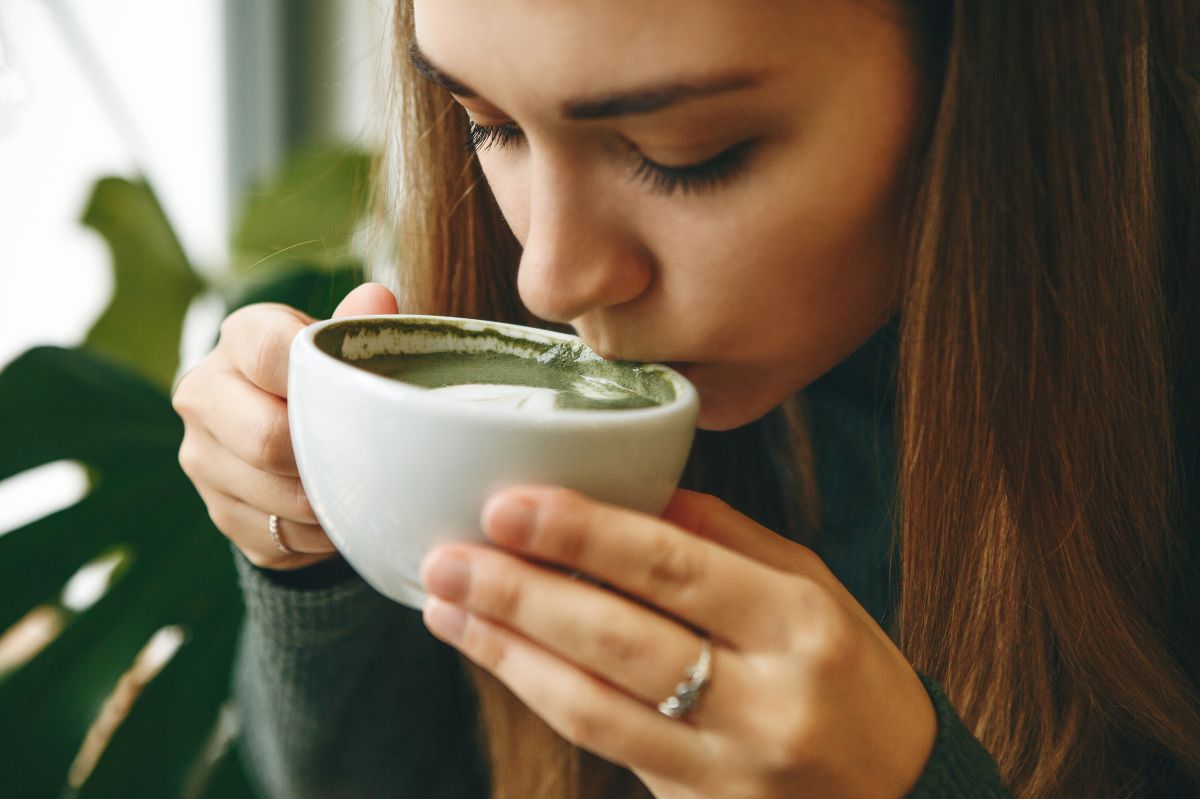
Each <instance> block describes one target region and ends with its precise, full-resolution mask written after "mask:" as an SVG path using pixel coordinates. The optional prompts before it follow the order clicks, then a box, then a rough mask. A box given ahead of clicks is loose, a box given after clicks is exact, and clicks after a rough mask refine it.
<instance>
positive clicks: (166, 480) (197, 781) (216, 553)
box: [0, 147, 370, 799]
mask: <svg viewBox="0 0 1200 799" xmlns="http://www.w3.org/2000/svg"><path fill="white" fill-rule="evenodd" d="M369 162H370V158H369V156H368V155H367V154H365V153H362V152H358V151H355V150H352V149H350V148H346V147H326V148H315V149H310V150H306V151H304V152H301V153H298V154H296V156H295V157H294V158H292V159H290V160H289V161H288V163H287V164H286V165H285V166H284V168H283V170H282V171H281V173H280V174H279V176H277V177H276V178H275V179H274V180H273V181H272V182H270V183H269V184H268V185H267V186H265V187H263V188H262V189H260V190H259V191H256V192H255V193H254V194H253V195H252V196H251V197H250V198H249V199H248V201H247V202H246V204H245V210H244V213H243V214H242V217H241V221H240V223H239V225H238V226H237V233H236V236H235V242H234V245H235V246H234V249H235V256H234V266H233V267H232V268H231V269H230V270H229V272H228V273H227V274H226V275H225V276H223V277H222V278H220V279H217V280H212V281H209V280H206V279H204V278H202V277H201V276H200V275H199V274H198V273H197V272H196V271H195V270H194V269H193V268H192V266H191V264H190V261H189V259H188V258H187V256H186V254H185V253H184V251H183V248H182V247H181V246H180V243H179V239H178V237H177V236H176V235H175V233H174V231H173V230H172V229H171V227H170V225H169V223H168V221H167V218H166V216H165V214H164V213H163V211H162V208H161V206H160V205H159V203H158V201H157V199H156V197H155V195H154V192H153V191H152V190H151V188H150V186H149V185H147V184H146V183H145V182H142V181H130V180H124V179H121V178H104V179H102V180H100V181H99V182H98V183H97V184H96V186H95V189H94V191H93V193H92V196H91V200H90V201H89V203H88V205H87V210H86V212H85V213H84V216H83V221H84V223H85V224H87V225H89V226H90V227H92V228H94V229H95V230H96V231H97V232H98V233H99V234H100V235H101V236H103V237H104V239H105V240H106V241H107V243H108V245H109V247H110V249H111V253H112V264H113V270H114V277H115V291H114V295H113V298H112V301H111V302H110V304H109V306H108V307H107V308H106V309H105V310H104V312H103V313H102V314H101V315H100V317H99V319H98V320H97V321H96V323H95V325H94V326H93V327H92V329H91V331H90V332H89V333H88V335H87V337H86V340H85V342H84V344H83V345H82V346H81V347H78V348H73V349H64V348H58V347H38V348H35V349H32V350H30V351H28V352H26V353H24V354H23V355H21V356H20V357H18V358H17V359H16V360H14V361H13V362H12V363H11V364H9V365H8V367H7V368H5V369H4V371H3V372H0V442H3V444H2V445H0V480H3V479H7V478H9V477H12V476H14V475H17V474H20V473H22V472H24V471H26V470H29V469H33V468H36V467H38V466H42V465H45V464H50V463H54V462H58V461H62V460H68V461H75V462H78V463H80V464H82V465H83V466H84V467H85V469H86V470H87V473H88V476H89V490H88V492H87V494H86V496H85V497H84V498H83V499H82V500H81V501H80V502H79V503H77V504H75V505H74V506H72V507H69V508H66V509H65V510H62V511H60V512H56V513H53V514H51V515H49V516H46V517H45V518H42V519H39V520H37V521H34V522H33V523H31V524H28V525H26V526H24V527H22V528H19V529H17V530H14V531H12V532H10V533H8V534H6V535H3V536H0V586H3V591H2V592H0V631H6V632H4V633H2V634H0V718H3V719H4V722H3V732H2V733H0V738H2V739H0V753H2V755H0V756H2V757H3V758H4V761H3V762H4V766H3V767H2V768H0V796H12V797H35V796H36V797H41V796H70V797H112V796H138V797H141V796H154V797H168V796H182V797H221V799H236V797H248V796H250V795H251V793H250V789H249V786H248V783H247V781H246V778H245V775H244V774H243V773H242V772H241V769H240V766H239V764H238V762H237V760H236V758H235V757H234V756H233V755H232V750H231V746H230V744H231V742H232V738H233V736H235V735H236V724H235V723H232V722H234V721H235V717H234V716H232V715H231V714H230V713H228V712H223V707H224V706H225V701H226V698H227V696H228V693H229V684H230V667H231V662H232V655H233V650H234V645H235V640H236V634H237V630H238V628H239V626H240V621H241V614H242V605H241V597H240V593H239V591H238V588H237V585H236V582H235V577H234V572H233V564H232V560H231V556H230V552H229V547H228V543H227V541H226V540H225V538H224V537H223V536H222V535H221V534H220V533H219V532H218V531H217V530H216V529H215V528H214V527H213V526H212V523H211V522H210V520H209V518H208V515H207V512H206V510H205V508H204V505H203V504H202V503H201V501H200V499H199V497H198V496H197V494H196V492H195V490H194V489H193V488H192V486H191V484H190V483H189V482H188V480H187V479H186V477H185V476H184V475H183V473H182V471H181V470H180V469H179V466H178V463H177V460H176V457H177V452H178V448H179V443H180V441H181V440H182V435H183V428H182V424H181V423H180V421H179V419H178V418H177V417H176V415H175V413H174V412H173V410H172V409H171V405H170V398H169V395H168V392H169V389H170V386H171V383H172V380H173V379H174V377H175V374H176V372H177V370H178V366H179V343H180V336H181V331H182V327H183V320H184V317H185V315H186V313H187V310H188V307H189V305H190V304H191V303H192V302H193V301H194V300H195V299H196V298H197V297H198V296H200V295H201V294H203V293H204V292H206V291H215V292H217V293H218V294H219V295H220V296H221V297H222V298H223V299H224V301H225V304H226V307H227V308H228V309H229V310H232V309H233V308H235V307H237V306H240V305H243V304H247V303H249V302H258V301H273V302H284V303H287V304H289V305H293V306H295V307H298V308H300V309H302V310H304V311H306V312H308V313H310V314H312V315H314V316H317V317H326V316H329V314H330V313H331V312H332V309H333V306H334V305H335V304H336V302H337V300H338V299H339V298H340V297H341V296H342V295H344V294H345V293H346V292H347V291H348V290H349V289H350V288H351V287H353V286H354V285H356V284H357V283H358V282H359V281H360V280H361V276H362V264H361V260H360V259H359V258H358V257H357V256H356V255H355V254H354V252H355V248H354V246H353V238H354V235H355V233H356V231H357V230H358V229H359V225H360V221H361V219H362V211H363V202H364V198H365V197H366V196H367V194H368V192H367V180H368V170H369ZM85 574H86V575H89V576H90V577H91V579H92V581H93V583H94V584H97V585H98V586H99V588H98V589H96V590H93V591H92V592H91V595H90V596H85V597H84V598H82V599H81V598H80V596H79V592H78V591H74V592H72V591H70V590H68V587H69V586H70V585H72V584H74V583H77V582H78V580H79V578H80V577H81V576H83V575H85Z"/></svg>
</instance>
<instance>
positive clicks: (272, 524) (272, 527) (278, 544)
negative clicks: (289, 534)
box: [267, 513, 296, 555]
mask: <svg viewBox="0 0 1200 799" xmlns="http://www.w3.org/2000/svg"><path fill="white" fill-rule="evenodd" d="M267 532H269V533H270V534H271V540H272V541H274V542H275V548H276V549H278V550H279V551H280V552H282V553H283V554H285V555H295V554H296V553H295V551H293V550H291V549H289V548H288V545H287V544H285V543H283V541H282V540H281V539H280V538H279V517H278V516H276V515H275V514H274V513H272V514H269V515H268V516H267Z"/></svg>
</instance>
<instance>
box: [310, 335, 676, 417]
mask: <svg viewBox="0 0 1200 799" xmlns="http://www.w3.org/2000/svg"><path fill="white" fill-rule="evenodd" d="M404 320H414V321H429V322H440V323H448V324H451V325H455V326H462V327H465V328H467V329H469V330H486V329H493V330H496V331H497V332H500V333H503V334H507V335H512V336H514V337H517V338H520V339H524V340H526V341H534V342H537V343H560V342H578V343H581V344H582V343H583V340H582V339H581V338H580V337H579V336H575V335H572V334H570V333H560V332H558V331H555V330H543V329H541V328H536V327H529V326H528V325H519V324H514V323H512V322H495V321H491V320H487V319H471V318H468V317H460V316H438V315H434V314H360V315H356V316H341V317H337V318H334V319H322V320H319V321H317V322H313V323H312V324H309V325H307V326H306V327H305V328H303V329H302V330H301V331H300V333H299V334H297V336H296V337H295V339H293V341H292V345H291V350H292V352H293V353H295V352H296V351H297V350H298V348H303V349H305V350H309V351H311V354H312V355H314V356H316V357H317V359H318V360H319V361H321V362H323V363H327V364H328V365H329V367H330V368H333V369H335V370H337V371H338V372H339V373H341V374H344V375H346V376H347V377H348V379H351V380H356V381H360V382H361V385H363V386H364V387H368V388H370V389H371V390H373V391H377V392H383V393H385V394H388V395H392V396H399V397H403V398H404V399H405V401H406V402H413V403H415V404H418V405H420V406H421V407H423V408H428V409H430V410H433V411H439V412H445V413H447V414H451V415H455V416H466V417H485V418H487V417H496V418H503V419H506V420H509V421H510V423H512V422H516V423H518V424H520V423H522V422H528V423H536V424H538V425H545V424H554V425H563V426H570V425H572V424H577V423H580V422H582V423H587V424H591V425H595V424H609V425H622V424H629V423H633V422H647V421H654V420H655V419H656V418H658V417H674V416H677V415H679V414H686V413H688V412H693V413H695V412H697V411H698V407H699V394H698V393H697V391H696V387H695V386H694V385H692V383H691V381H689V380H688V379H687V378H686V377H684V376H683V375H682V374H680V373H679V372H677V371H675V370H674V369H672V368H671V367H669V366H667V365H665V364H661V363H652V362H641V361H636V362H633V363H636V364H637V365H638V366H640V367H642V368H645V369H650V370H652V371H654V372H655V373H658V374H661V375H662V376H663V377H664V378H665V379H667V380H668V381H669V382H670V384H671V387H672V388H673V389H674V391H675V398H674V399H673V400H672V401H670V402H666V403H663V404H661V405H653V406H650V407H648V408H624V409H620V410H601V409H586V408H567V409H563V408H560V409H555V410H543V409H537V408H534V409H523V410H520V411H514V410H513V409H511V408H501V407H495V406H492V405H487V404H478V405H476V404H468V403H456V402H448V401H446V400H445V399H435V398H432V397H430V396H429V390H428V389H425V388H422V387H421V386H415V385H412V384H409V383H405V382H403V381H401V380H396V379H394V378H390V377H385V376H383V375H380V374H376V373H374V372H371V371H368V370H366V369H363V368H361V367H358V366H354V365H353V364H351V363H349V362H347V361H345V360H342V359H340V358H336V357H334V356H332V355H330V354H329V353H327V352H325V351H324V350H322V349H321V348H320V347H318V346H317V345H316V341H315V339H316V335H317V333H319V332H321V331H322V330H324V329H325V328H328V327H335V326H337V325H342V324H347V325H348V324H354V323H361V322H374V321H384V322H387V321H404ZM585 346H586V345H585ZM343 370H345V371H343Z"/></svg>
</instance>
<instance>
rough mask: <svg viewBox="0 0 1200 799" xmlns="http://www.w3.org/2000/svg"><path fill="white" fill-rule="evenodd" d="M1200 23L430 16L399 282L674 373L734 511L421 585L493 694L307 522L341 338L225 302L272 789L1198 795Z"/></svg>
mask: <svg viewBox="0 0 1200 799" xmlns="http://www.w3.org/2000/svg"><path fill="white" fill-rule="evenodd" d="M1197 31H1200V16H1198V14H1197V10H1196V8H1195V4H1194V3H1185V2H1183V0H1154V2H1150V1H1149V0H1145V1H1143V2H1135V1H1134V0H1128V2H1114V3H1110V4H1104V6H1103V11H1098V10H1097V8H1096V7H1095V5H1094V4H1086V3H1078V4H1059V3H1032V2H1029V3H1020V2H1018V3H1010V4H975V3H967V2H950V1H949V0H946V1H945V2H937V1H936V0H934V1H930V2H899V1H898V0H875V1H873V2H857V1H856V0H820V1H817V0H814V1H813V2H803V3H800V2H797V3H786V4H785V3H775V2H768V1H767V0H763V1H762V2H757V1H756V2H747V3H737V4H732V3H722V2H719V1H718V0H700V1H699V2H698V1H697V0H689V2H687V3H684V2H682V1H681V0H661V1H660V2H655V3H651V4H647V3H602V4H574V3H572V4H553V5H549V6H546V7H541V6H537V7H535V6H532V5H531V4H527V3H519V2H515V0H511V1H504V2H497V1H496V0H491V1H490V2H486V3H485V2H477V1H473V0H414V2H413V3H412V4H411V5H410V4H407V3H401V4H400V7H399V9H398V19H397V28H396V51H397V58H398V60H399V61H400V62H403V63H402V67H403V68H402V69H401V70H400V71H399V76H398V81H397V92H396V94H397V97H396V99H397V105H396V108H395V113H396V115H397V117H396V118H397V119H399V120H401V125H400V132H399V134H398V135H397V137H396V146H395V151H394V152H392V153H391V160H390V163H391V165H392V170H393V171H392V172H391V174H393V175H396V176H398V179H399V184H398V187H397V191H396V193H395V194H394V196H395V197H398V198H399V202H397V203H394V204H393V203H385V207H387V208H389V209H391V208H392V207H393V205H395V206H397V207H396V208H394V210H390V211H389V213H388V216H389V217H391V221H394V222H396V223H397V224H396V227H395V230H396V239H395V240H396V242H397V247H396V252H397V253H398V258H399V261H400V263H401V266H400V268H398V269H397V270H395V271H394V272H386V271H385V274H384V279H385V281H386V282H388V283H390V284H391V286H392V287H393V288H394V289H396V292H397V293H396V296H398V297H400V298H401V304H402V306H403V308H404V309H405V310H406V311H419V312H430V313H447V314H454V315H467V316H482V317H490V318H498V319H504V320H512V321H523V322H529V323H537V324H551V325H558V326H570V327H571V328H574V329H575V330H576V331H577V332H578V333H579V334H580V335H581V336H583V337H584V339H585V340H587V341H588V343H589V344H591V345H592V346H593V347H594V348H595V349H597V350H598V351H599V352H601V353H602V354H605V355H608V356H612V357H624V358H634V359H648V360H664V361H670V362H673V363H676V364H678V365H679V368H681V369H682V370H683V371H684V372H685V373H686V374H687V375H688V377H689V378H691V379H692V380H693V382H694V383H695V384H696V385H697V387H698V388H699V390H700V394H701V407H702V410H701V427H702V428H705V430H706V431H707V432H702V434H701V436H700V439H699V440H698V444H697V448H696V452H695V453H694V456H693V460H692V463H691V464H690V471H689V474H688V476H687V480H686V481H685V482H686V484H687V485H688V486H689V487H690V488H693V489H697V491H696V492H691V491H680V492H679V493H678V494H677V495H676V497H675V499H674V500H673V501H672V503H671V505H670V507H669V508H668V509H667V511H666V513H665V514H664V517H663V518H662V519H655V518H650V517H646V516H643V515H640V514H635V513H631V512H628V511H623V510H620V509H616V508H611V507H606V506H603V505H600V504H598V503H595V502H592V501H590V500H588V499H587V498H585V497H581V496H578V495H574V494H570V493H567V492H563V491H558V490H555V489H554V488H553V487H538V486H530V487H522V488H519V489H514V490H511V491H507V492H504V493H502V494H499V495H497V496H496V497H493V498H492V500H491V502H490V503H489V505H488V507H487V508H486V509H485V511H484V514H483V519H482V520H481V524H482V526H483V529H484V531H485V532H486V533H487V535H488V536H489V537H490V538H491V540H492V541H493V543H495V544H496V547H495V548H483V547H475V546H467V545H455V546H447V547H443V548H442V549H440V550H438V551H436V552H435V553H433V554H432V555H431V556H430V557H429V558H428V559H427V560H426V562H425V563H424V565H423V572H422V575H423V579H424V581H425V584H426V587H427V589H428V590H429V591H430V592H431V594H433V595H434V597H435V599H434V600H432V601H431V602H430V603H429V605H428V607H427V608H426V609H425V611H424V615H423V619H422V620H423V622H424V624H425V626H426V627H427V628H428V630H429V631H432V632H433V634H434V635H436V636H437V637H438V638H440V639H441V640H443V641H445V642H447V643H449V644H450V645H452V646H453V647H454V648H455V649H456V650H457V651H460V652H461V653H463V654H464V655H465V656H466V657H467V658H468V659H469V660H471V661H473V663H474V664H475V665H474V666H473V667H472V669H471V671H470V683H469V684H464V683H463V682H462V681H461V680H460V679H459V671H458V668H457V665H458V660H457V659H456V656H453V655H452V654H451V653H452V652H453V651H454V650H451V649H448V648H447V647H445V646H444V645H442V644H439V643H435V641H434V639H433V638H431V637H430V636H429V635H428V634H427V633H426V632H425V631H424V630H422V629H421V628H420V625H419V623H418V620H417V619H416V616H415V614H411V613H408V612H407V611H405V610H403V609H401V608H398V607H396V606H394V605H391V604H390V603H388V602H386V601H384V600H382V599H380V598H379V597H378V596H377V595H375V594H374V593H373V592H371V591H369V590H368V589H366V588H365V586H364V585H363V584H362V583H361V582H360V581H358V579H357V578H356V577H354V576H353V575H352V574H351V573H350V572H349V571H348V569H347V567H346V566H345V564H344V563H342V562H341V561H340V559H338V558H336V557H331V556H332V555H333V554H334V553H333V550H332V546H331V545H330V544H329V542H328V540H327V539H326V538H325V537H324V534H323V533H322V532H321V530H320V528H319V526H318V525H317V522H316V519H315V518H314V516H313V514H312V511H311V508H309V507H308V505H307V503H306V501H305V500H304V496H303V490H302V488H301V487H300V485H299V482H298V480H297V479H296V477H295V464H294V460H293V458H292V454H291V449H290V443H289V441H288V438H287V425H286V416H285V409H286V401H285V394H286V380H285V372H286V357H285V355H286V349H287V344H288V342H289V341H290V339H291V336H293V335H294V334H295V333H296V331H297V330H298V329H299V328H300V327H301V326H303V325H304V324H305V323H306V322H307V321H309V320H307V319H306V318H304V317H303V316H302V315H300V314H298V313H297V312H295V311H292V310H290V309H286V308H282V307H279V306H260V307H252V308H249V309H245V310H243V311H240V312H238V313H236V314H234V315H233V316H231V317H230V318H229V319H228V320H227V321H226V323H225V325H224V327H223V329H222V337H221V340H220V343H219V344H218V346H217V348H216V350H215V351H214V353H213V354H212V355H211V356H210V357H209V358H208V359H207V360H206V361H205V362H204V363H203V364H202V365H201V366H200V367H198V368H197V369H196V370H194V371H193V372H192V373H191V374H189V375H188V377H187V378H186V379H185V380H183V381H182V382H181V385H180V387H179V389H178V391H177V394H176V407H177V408H178V410H179V412H180V413H181V415H182V416H183V418H184V420H185V422H186V424H187V435H186V437H185V440H184V443H183V447H182V449H181V452H180V460H181V463H182V464H183V466H184V468H185V470H186V471H187V472H188V474H189V475H190V476H191V477H192V479H193V481H194V482H195V484H196V486H197V488H198V490H199V491H200V493H201V495H202V496H203V497H204V499H205V501H206V502H207V504H208V507H209V509H210V512H211V514H212V516H213V518H214V520H215V522H216V525H217V527H218V528H219V529H220V530H221V531H222V532H223V533H225V534H226V535H227V536H228V537H229V538H230V539H231V540H232V542H233V543H234V544H235V545H236V550H235V551H236V553H237V559H238V564H239V569H240V572H241V575H242V579H243V586H244V588H245V590H246V595H247V606H248V617H247V625H246V632H245V637H244V640H243V648H242V654H241V660H240V664H239V677H238V691H239V696H240V699H241V702H242V706H243V711H244V717H245V723H246V730H245V736H244V738H245V743H246V750H247V754H248V759H249V761H250V762H251V764H252V770H253V771H254V773H255V774H256V777H257V778H258V780H259V782H260V784H261V786H262V787H263V788H264V790H266V791H268V792H272V793H274V794H275V795H280V796H285V795H286V796H307V795H313V796H318V795H321V796H334V795H337V796H349V795H372V796H376V795H386V794H390V793H395V794H397V795H422V796H477V795H486V793H487V792H489V791H490V794H491V795H493V796H505V797H533V796H539V797H559V796H644V795H647V794H649V795H654V796H658V797H700V796H704V797H710V796H711V797H774V796H788V797H795V796H813V797H839V796H872V797H874V796H902V795H905V794H906V793H910V792H911V794H913V795H920V796H1003V795H1008V793H1009V792H1011V793H1012V794H1013V795H1016V796H1022V797H1025V796H1030V797H1034V796H1037V797H1041V796H1071V797H1080V796H1088V797H1091V796H1097V797H1099V796H1187V795H1196V793H1197V791H1198V790H1200V735H1198V734H1197V733H1198V731H1200V703H1198V700H1197V690H1196V689H1197V681H1196V666H1197V663H1198V662H1200V657H1198V654H1197V642H1196V637H1195V630H1196V629H1200V627H1198V626H1197V618H1196V610H1195V609H1196V607H1197V602H1196V593H1195V588H1194V583H1193V582H1192V581H1191V580H1190V579H1189V578H1191V577H1193V576H1194V574H1195V568H1196V561H1195V553H1196V544H1195V530H1196V526H1197V500H1196V496H1195V491H1194V487H1195V485H1196V484H1197V478H1198V475H1197V457H1198V456H1197V452H1198V450H1197V414H1196V408H1197V403H1198V401H1200V391H1198V388H1197V383H1198V381H1197V360H1196V357H1195V356H1196V353H1195V342H1197V341H1200V330H1198V329H1197V319H1198V318H1200V314H1197V297H1198V296H1200V288H1198V286H1197V273H1198V272H1200V65H1198V63H1197V60H1196V59H1197V55H1196V54H1197V52H1198V51H1200V40H1198V38H1197V36H1198V34H1197ZM464 135H465V136H466V137H467V139H468V142H469V144H470V145H471V147H472V148H473V149H474V151H475V152H474V153H469V152H464V151H463V148H462V145H461V143H460V142H461V139H462V137H463V136H464ZM401 166H402V168H401ZM395 309H396V304H395V301H394V299H393V297H392V294H391V293H390V292H388V291H387V290H386V289H384V288H382V287H380V286H378V285H368V286H365V287H362V288H360V289H359V290H356V291H355V292H354V293H353V294H352V295H350V296H349V297H347V299H346V300H345V301H344V302H343V304H342V306H341V307H340V308H339V311H338V313H339V314H346V313H362V312H391V311H394V310H395ZM893 420H894V424H895V426H894V429H893V425H892V422H893ZM718 431H725V432H718ZM713 495H716V496H720V497H721V498H722V499H723V500H726V501H727V502H728V503H729V504H725V502H722V501H720V500H717V499H715V498H714V496H713ZM743 514H745V515H743ZM268 518H269V519H270V524H268ZM752 519H753V521H752ZM576 570H578V571H582V572H584V573H585V574H587V575H589V576H590V577H592V578H593V579H592V580H586V581H584V580H572V579H570V578H569V577H567V576H565V575H566V574H567V573H568V572H569V571H576ZM689 666H691V667H693V668H697V669H698V670H699V671H700V672H702V674H696V673H695V672H692V676H693V677H694V679H692V680H691V681H690V682H691V684H690V685H689V684H688V681H687V680H685V682H684V684H682V685H680V686H678V687H673V686H674V685H675V684H676V683H678V682H679V681H680V678H681V676H683V675H684V674H685V668H687V667H689ZM671 697H674V698H675V700H676V702H675V704H674V705H673V706H665V707H664V708H663V709H662V710H663V712H659V710H658V709H657V708H658V705H659V704H660V701H662V700H666V701H667V702H669V701H670V699H671ZM476 724H478V725H479V728H480V731H481V733H482V735H481V736H480V737H479V740H478V745H476V741H475V740H474V736H473V729H474V725H476ZM485 786H488V787H485Z"/></svg>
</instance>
